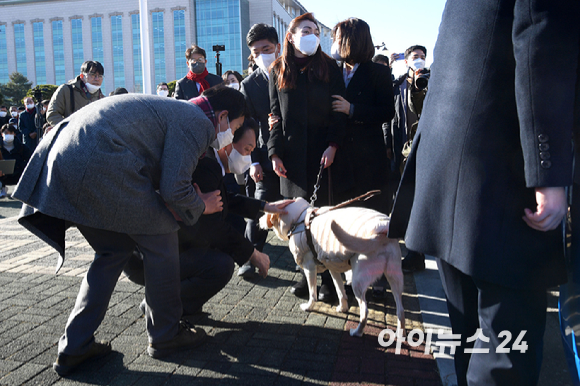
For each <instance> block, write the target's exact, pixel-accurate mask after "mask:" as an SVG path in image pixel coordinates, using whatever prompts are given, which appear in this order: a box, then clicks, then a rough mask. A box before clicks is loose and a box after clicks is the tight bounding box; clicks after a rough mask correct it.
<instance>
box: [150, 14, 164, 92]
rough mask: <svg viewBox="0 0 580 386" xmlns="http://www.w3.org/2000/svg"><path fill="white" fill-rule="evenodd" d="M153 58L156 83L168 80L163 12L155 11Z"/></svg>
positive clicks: (153, 16) (153, 17) (153, 15)
mask: <svg viewBox="0 0 580 386" xmlns="http://www.w3.org/2000/svg"><path fill="white" fill-rule="evenodd" d="M151 16H152V19H153V60H154V62H155V84H159V83H162V82H165V81H166V74H165V31H164V29H163V12H153V14H152V15H151Z"/></svg>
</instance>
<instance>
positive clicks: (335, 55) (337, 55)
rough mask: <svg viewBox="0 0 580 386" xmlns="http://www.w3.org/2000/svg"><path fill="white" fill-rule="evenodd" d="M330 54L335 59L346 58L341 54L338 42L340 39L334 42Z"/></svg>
mask: <svg viewBox="0 0 580 386" xmlns="http://www.w3.org/2000/svg"><path fill="white" fill-rule="evenodd" d="M330 56H332V58H333V59H334V60H344V59H343V58H342V57H341V56H340V45H339V44H338V40H337V41H335V42H334V43H332V47H330Z"/></svg>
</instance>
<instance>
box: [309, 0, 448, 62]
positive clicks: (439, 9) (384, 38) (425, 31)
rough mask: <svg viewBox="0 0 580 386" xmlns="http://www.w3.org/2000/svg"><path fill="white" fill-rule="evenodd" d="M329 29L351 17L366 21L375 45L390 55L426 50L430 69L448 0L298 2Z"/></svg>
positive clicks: (330, 0) (316, 0)
mask: <svg viewBox="0 0 580 386" xmlns="http://www.w3.org/2000/svg"><path fill="white" fill-rule="evenodd" d="M299 2H300V4H302V5H303V6H304V8H306V9H307V10H308V11H309V12H313V13H314V16H315V17H316V18H317V19H318V20H319V21H320V22H322V23H323V24H324V25H326V26H327V27H328V28H331V29H332V27H334V26H335V25H336V23H338V22H340V21H342V20H344V19H347V18H349V17H357V18H359V19H363V20H364V21H366V22H367V23H368V24H369V26H370V27H371V34H372V35H373V42H374V44H375V45H376V46H377V45H381V44H382V43H383V42H384V43H385V45H386V47H387V48H388V49H389V51H391V52H404V51H405V49H406V48H407V47H410V46H412V45H415V44H420V45H423V46H425V47H426V48H427V60H426V62H427V65H429V64H430V63H431V62H432V61H433V55H432V53H433V47H434V46H435V41H436V39H437V33H438V31H439V23H440V22H441V14H442V13H443V8H444V7H445V0H413V1H409V0H350V1H347V0H299Z"/></svg>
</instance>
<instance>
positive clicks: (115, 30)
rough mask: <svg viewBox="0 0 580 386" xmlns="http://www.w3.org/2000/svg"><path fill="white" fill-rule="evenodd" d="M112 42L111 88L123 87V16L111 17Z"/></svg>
mask: <svg viewBox="0 0 580 386" xmlns="http://www.w3.org/2000/svg"><path fill="white" fill-rule="evenodd" d="M111 34H112V40H113V81H114V86H113V87H125V62H124V61H123V16H121V15H118V16H111Z"/></svg>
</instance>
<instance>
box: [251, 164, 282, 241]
mask: <svg viewBox="0 0 580 386" xmlns="http://www.w3.org/2000/svg"><path fill="white" fill-rule="evenodd" d="M254 198H256V199H258V200H264V201H268V202H272V201H278V200H281V199H282V196H281V195H280V177H278V176H277V175H276V173H274V172H273V171H264V178H263V179H262V181H260V182H258V183H256V191H255V192H254ZM245 236H246V238H247V239H248V240H250V242H251V243H252V244H254V248H256V249H257V250H258V251H260V252H262V250H263V249H264V244H266V238H267V237H268V231H267V230H264V229H260V227H259V226H258V222H257V221H255V220H253V219H251V220H248V221H247V223H246V233H245Z"/></svg>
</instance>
